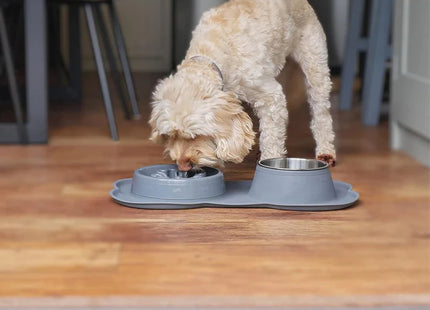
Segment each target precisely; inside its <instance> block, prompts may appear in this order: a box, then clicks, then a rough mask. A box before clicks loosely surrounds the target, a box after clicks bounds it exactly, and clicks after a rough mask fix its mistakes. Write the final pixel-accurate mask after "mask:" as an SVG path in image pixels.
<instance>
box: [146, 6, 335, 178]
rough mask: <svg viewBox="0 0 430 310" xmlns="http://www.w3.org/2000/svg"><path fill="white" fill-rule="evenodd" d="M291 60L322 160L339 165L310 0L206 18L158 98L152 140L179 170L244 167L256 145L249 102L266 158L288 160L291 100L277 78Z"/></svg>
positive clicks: (225, 10)
mask: <svg viewBox="0 0 430 310" xmlns="http://www.w3.org/2000/svg"><path fill="white" fill-rule="evenodd" d="M287 56H292V57H293V58H294V59H295V60H296V61H297V62H298V63H299V65H300V66H301V68H302V70H303V72H304V74H305V76H306V82H307V83H306V84H307V94H308V101H309V103H310V107H311V112H312V123H311V129H312V132H313V135H314V138H315V141H316V157H317V158H318V159H321V160H324V161H327V162H328V163H330V164H331V165H334V164H335V158H336V153H335V148H334V146H333V141H334V133H333V128H332V118H331V115H330V111H329V110H330V101H329V94H330V90H331V81H330V72H329V68H328V65H327V46H326V38H325V34H324V31H323V29H322V27H321V25H320V23H319V21H318V19H317V17H316V15H315V13H314V11H313V9H312V7H311V6H310V5H309V4H308V2H307V1H306V0H232V1H229V2H227V3H225V4H223V5H221V6H220V7H217V8H214V9H211V10H210V11H208V12H206V13H205V14H204V15H203V17H202V19H201V21H200V24H199V25H198V26H197V28H196V30H195V31H194V32H193V39H192V41H191V45H190V48H189V50H188V52H187V55H186V58H185V60H184V61H183V62H182V63H181V65H180V66H178V71H177V73H176V74H174V75H171V76H170V77H168V78H166V79H164V80H163V81H161V82H160V83H159V84H158V86H157V87H156V90H155V92H154V95H153V103H152V108H153V110H152V115H151V119H150V124H151V126H152V129H153V131H152V136H151V139H152V140H153V141H164V143H166V153H167V154H169V155H170V157H171V158H172V160H175V161H176V162H177V164H178V166H179V169H180V170H183V171H188V170H190V169H191V168H192V166H193V165H195V166H222V165H223V162H225V161H229V162H234V163H239V162H241V161H242V160H243V159H244V157H245V156H246V155H247V154H248V153H249V151H250V149H251V148H252V146H253V144H254V138H255V133H254V132H253V130H252V121H251V119H250V117H249V116H248V114H247V113H246V112H244V110H243V107H242V104H241V103H242V102H246V103H248V104H249V105H250V106H251V107H252V109H253V110H254V112H255V114H256V115H257V116H258V118H259V122H260V151H261V158H262V159H266V158H275V157H281V156H284V155H285V154H286V153H287V151H286V148H285V140H286V129H287V122H288V111H287V102H286V99H285V95H284V93H283V91H282V86H281V85H280V84H279V83H278V82H277V81H276V80H275V78H276V77H277V75H278V74H279V73H280V71H281V70H282V68H283V67H284V65H285V62H286V58H287Z"/></svg>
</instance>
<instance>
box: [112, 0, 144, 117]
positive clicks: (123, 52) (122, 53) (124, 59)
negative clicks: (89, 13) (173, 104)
mask: <svg viewBox="0 0 430 310" xmlns="http://www.w3.org/2000/svg"><path fill="white" fill-rule="evenodd" d="M108 6H109V13H110V19H111V23H112V26H113V30H114V31H113V33H114V36H115V43H116V46H117V48H118V54H119V59H120V61H121V65H122V70H123V72H124V77H125V83H126V85H127V90H128V94H129V97H130V101H131V108H132V111H133V117H134V118H136V119H138V118H140V112H139V107H138V104H137V97H136V91H135V88H134V81H133V76H132V74H131V70H130V64H129V61H128V55H127V49H126V46H125V42H124V37H123V35H122V31H121V26H120V23H119V19H118V15H117V13H116V10H115V7H114V4H113V2H112V1H109V2H108Z"/></svg>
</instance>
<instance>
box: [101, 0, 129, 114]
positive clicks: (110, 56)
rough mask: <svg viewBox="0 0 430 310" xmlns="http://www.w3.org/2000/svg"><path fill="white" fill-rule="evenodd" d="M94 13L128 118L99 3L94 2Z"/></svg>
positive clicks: (125, 102) (124, 97)
mask: <svg viewBox="0 0 430 310" xmlns="http://www.w3.org/2000/svg"><path fill="white" fill-rule="evenodd" d="M94 13H95V20H96V23H97V26H98V30H99V33H100V37H101V40H102V42H103V45H104V50H105V53H106V56H107V59H108V62H109V66H110V70H111V73H112V76H113V79H114V81H115V84H116V87H117V90H118V95H119V97H120V101H121V105H122V108H123V110H124V114H125V118H126V119H130V112H129V110H128V106H127V97H126V94H125V92H124V89H123V86H122V81H121V75H120V73H119V71H118V66H117V63H116V60H115V55H114V53H113V52H112V50H113V49H112V44H111V41H110V39H109V35H108V32H107V30H106V24H105V22H104V19H103V14H102V11H101V7H100V5H97V4H96V5H95V6H94Z"/></svg>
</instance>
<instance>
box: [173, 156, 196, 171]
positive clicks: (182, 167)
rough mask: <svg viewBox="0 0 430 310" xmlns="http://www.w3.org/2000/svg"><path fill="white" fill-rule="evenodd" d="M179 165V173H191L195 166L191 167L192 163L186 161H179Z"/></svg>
mask: <svg viewBox="0 0 430 310" xmlns="http://www.w3.org/2000/svg"><path fill="white" fill-rule="evenodd" d="M177 164H178V170H179V171H190V170H191V169H192V168H193V166H192V165H191V162H190V161H189V160H186V159H180V160H178V162H177Z"/></svg>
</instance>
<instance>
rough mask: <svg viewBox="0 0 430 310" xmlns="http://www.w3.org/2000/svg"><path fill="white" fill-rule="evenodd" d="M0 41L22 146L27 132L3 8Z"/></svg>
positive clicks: (26, 139) (0, 22)
mask: <svg viewBox="0 0 430 310" xmlns="http://www.w3.org/2000/svg"><path fill="white" fill-rule="evenodd" d="M0 40H1V46H2V51H3V57H4V61H5V66H6V73H7V79H8V83H9V89H10V94H11V98H12V104H13V108H14V110H15V117H16V123H17V127H18V135H19V138H20V141H21V143H22V144H26V143H28V137H27V132H26V129H25V124H24V117H23V112H22V105H21V100H20V98H19V92H18V83H17V80H16V75H15V68H14V65H13V59H12V53H11V50H10V43H9V37H8V34H7V29H6V23H5V19H4V14H3V8H0Z"/></svg>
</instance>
